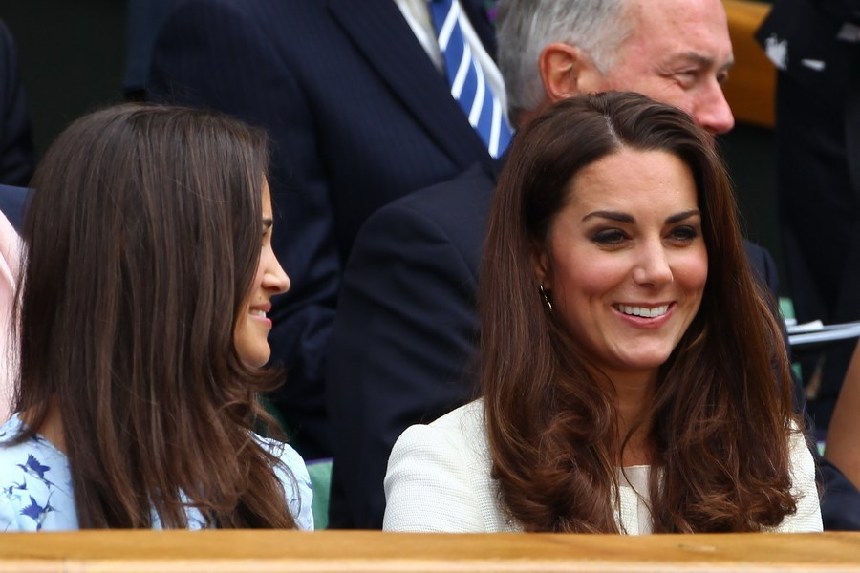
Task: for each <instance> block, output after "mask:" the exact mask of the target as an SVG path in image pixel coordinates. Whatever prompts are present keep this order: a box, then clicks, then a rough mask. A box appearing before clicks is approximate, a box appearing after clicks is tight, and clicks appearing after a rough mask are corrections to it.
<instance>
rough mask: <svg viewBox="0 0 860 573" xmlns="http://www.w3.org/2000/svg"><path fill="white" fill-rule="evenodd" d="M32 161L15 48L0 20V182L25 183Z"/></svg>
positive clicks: (30, 140)
mask: <svg viewBox="0 0 860 573" xmlns="http://www.w3.org/2000/svg"><path fill="white" fill-rule="evenodd" d="M34 162H35V160H34V154H33V136H32V133H31V127H30V108H29V107H28V105H27V99H26V97H25V95H24V88H23V87H22V86H21V78H20V75H19V72H18V51H17V50H16V49H15V43H14V42H13V41H12V34H11V33H10V32H9V29H8V28H7V27H6V24H4V23H3V21H2V20H0V183H5V184H7V185H28V184H29V183H30V177H31V176H32V175H33V166H34Z"/></svg>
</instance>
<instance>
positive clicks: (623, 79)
mask: <svg viewBox="0 0 860 573" xmlns="http://www.w3.org/2000/svg"><path fill="white" fill-rule="evenodd" d="M628 10H629V13H628V16H629V17H630V18H631V22H632V29H633V33H632V34H631V35H630V37H628V38H627V40H626V41H625V42H624V43H623V44H622V46H621V48H620V49H619V51H618V54H617V56H616V59H615V62H614V67H613V69H611V70H610V71H609V72H608V73H607V74H599V73H598V74H596V75H595V76H592V78H591V79H590V80H589V81H592V80H593V83H594V84H595V85H590V86H586V85H582V86H580V87H581V88H582V90H583V91H586V92H599V91H608V90H616V91H634V92H638V93H641V94H645V95H647V96H650V97H652V98H654V99H656V100H658V101H661V102H664V103H668V104H671V105H674V106H675V107H678V108H680V109H681V110H683V111H685V112H687V113H688V114H690V115H691V116H692V117H693V119H695V120H696V122H697V123H698V124H699V125H701V126H702V127H703V128H705V129H706V130H708V131H709V132H711V133H713V134H720V133H725V132H727V131H729V130H730V129H732V127H734V124H735V120H734V117H733V116H732V112H731V109H729V104H728V103H727V102H726V98H725V97H724V96H723V90H722V85H721V84H722V82H723V81H724V80H725V78H726V76H727V74H728V70H729V68H730V67H731V65H732V63H733V62H734V56H733V55H732V43H731V40H730V39H729V31H728V23H727V21H726V13H725V10H724V9H723V6H722V3H721V2H720V0H660V2H659V6H658V5H657V4H655V3H653V2H649V0H629V4H628Z"/></svg>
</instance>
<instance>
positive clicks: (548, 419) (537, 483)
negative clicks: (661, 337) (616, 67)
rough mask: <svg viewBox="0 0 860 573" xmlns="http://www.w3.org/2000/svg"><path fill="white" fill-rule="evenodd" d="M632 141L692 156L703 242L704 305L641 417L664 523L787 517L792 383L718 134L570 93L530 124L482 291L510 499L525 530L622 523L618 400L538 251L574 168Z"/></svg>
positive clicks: (672, 114)
mask: <svg viewBox="0 0 860 573" xmlns="http://www.w3.org/2000/svg"><path fill="white" fill-rule="evenodd" d="M622 146H626V147H628V148H632V149H635V150H661V151H665V152H668V153H671V154H672V155H675V156H677V157H678V158H680V159H681V160H682V161H684V162H685V163H686V164H687V165H688V166H689V168H690V169H691V171H692V173H693V175H694V178H695V181H696V186H697V190H698V201H699V208H700V210H701V216H702V233H703V236H704V241H705V245H706V247H707V252H708V278H707V282H706V285H705V289H704V293H703V298H702V303H701V306H700V309H699V312H698V314H697V315H696V317H695V319H694V320H693V322H692V324H691V325H690V327H689V328H688V330H687V332H686V333H685V334H684V335H683V337H682V339H681V340H680V342H679V344H678V347H677V348H676V349H675V351H674V352H673V353H672V355H671V356H670V358H669V359H668V360H667V361H666V363H665V364H663V365H662V367H661V368H660V369H659V372H658V383H657V389H656V396H655V399H654V402H653V405H652V406H651V408H650V411H649V412H648V414H647V415H646V416H645V420H642V422H643V423H644V421H646V420H647V421H651V422H652V423H653V428H654V430H653V433H654V435H653V439H654V441H655V443H656V455H655V460H654V466H653V467H654V468H659V469H660V472H657V471H654V472H652V474H651V475H652V478H651V505H652V518H653V522H654V523H653V525H654V530H655V531H658V532H705V531H712V532H719V531H757V530H760V529H762V528H763V527H765V526H773V525H777V524H779V523H780V522H781V521H782V519H783V518H784V517H785V516H786V515H788V514H791V513H793V512H794V511H795V510H796V503H795V500H794V499H793V497H792V496H791V494H790V493H789V488H790V485H791V479H790V473H789V449H788V436H789V433H790V431H791V423H792V420H794V418H793V415H792V408H791V379H790V377H789V372H788V364H787V358H786V350H785V346H784V342H783V338H782V335H781V330H780V327H779V324H778V322H777V318H776V316H775V313H774V310H773V305H772V297H770V296H769V294H767V293H766V292H765V291H763V290H762V288H761V287H760V286H759V284H758V282H757V281H756V279H755V278H754V276H753V274H752V271H751V269H750V268H749V265H748V262H747V259H746V256H745V253H744V248H743V243H742V238H741V233H740V230H739V224H738V216H737V208H736V204H735V200H734V196H733V193H732V189H731V186H730V183H729V181H728V178H727V176H726V173H725V170H724V168H723V166H722V163H721V161H720V159H719V157H718V155H717V153H716V151H715V149H714V145H713V142H712V141H711V140H710V138H709V136H708V135H707V134H705V133H704V132H703V131H702V130H701V129H699V128H698V127H697V126H696V125H695V124H694V123H693V121H692V120H691V119H690V118H689V117H687V116H686V114H684V113H683V112H681V111H679V110H677V109H675V108H673V107H670V106H666V105H663V104H659V103H656V102H654V101H652V100H650V99H649V98H647V97H645V96H641V95H636V94H602V95H594V96H581V97H576V98H572V99H569V100H566V101H563V102H561V103H558V104H556V105H555V106H553V107H552V108H550V109H549V110H548V111H547V112H546V113H544V114H543V115H541V116H540V117H538V118H536V119H534V120H533V121H531V122H530V123H529V124H528V125H527V126H526V127H525V128H524V129H523V130H522V131H521V132H520V133H519V134H518V135H517V137H516V138H515V141H514V143H513V147H512V148H511V150H510V152H509V156H508V159H507V162H506V164H505V168H504V171H503V173H502V175H501V179H500V182H499V185H498V188H497V190H496V193H495V196H494V201H493V206H492V211H491V214H490V220H489V226H488V238H487V243H486V247H485V254H484V259H483V260H484V263H483V269H482V274H481V281H480V287H479V312H480V320H481V330H482V334H481V370H482V371H481V383H482V390H483V393H484V400H485V413H486V424H487V432H488V438H489V445H490V450H491V454H492V460H493V475H494V477H495V478H497V479H498V480H499V483H500V487H501V493H502V498H503V501H504V503H505V505H506V507H507V509H508V511H509V512H510V514H511V516H512V517H513V518H514V519H516V520H517V521H518V522H520V523H521V524H522V525H523V527H524V528H525V529H526V530H528V531H576V532H616V531H617V525H616V522H615V518H614V509H613V507H614V506H615V504H617V501H618V498H617V496H618V482H617V477H616V472H617V466H618V465H619V461H620V460H621V451H622V448H623V444H624V443H625V442H626V439H627V438H629V435H628V436H627V437H626V438H624V437H622V438H623V439H619V438H618V437H617V430H618V423H617V412H616V409H615V405H614V402H613V397H612V396H610V395H607V393H606V391H605V390H604V389H603V388H605V385H602V384H598V383H597V382H596V381H595V380H594V379H593V378H592V377H591V376H590V375H589V369H588V368H586V367H585V364H587V363H588V358H587V357H586V355H585V354H584V352H583V351H582V349H581V348H580V347H578V346H577V344H576V342H575V341H574V340H573V338H572V337H571V336H570V335H569V334H568V333H567V332H566V331H565V330H564V329H563V327H561V326H560V324H559V323H558V322H557V321H555V320H554V319H553V317H552V314H551V313H550V312H547V311H546V310H545V309H544V307H543V301H542V299H541V296H540V294H539V290H538V283H537V279H536V277H535V273H534V268H535V263H534V257H535V252H536V250H537V249H538V248H540V247H541V246H544V245H545V243H546V238H547V232H548V229H549V227H550V224H551V222H552V220H553V218H554V217H555V216H556V214H557V213H558V212H559V211H560V210H561V209H562V208H563V207H564V205H565V202H566V201H567V198H568V195H569V193H570V189H571V181H572V179H573V177H575V176H576V175H577V173H579V172H580V170H581V169H583V168H584V167H586V166H587V165H589V164H591V163H593V162H594V161H596V160H598V159H600V158H602V157H606V156H608V155H611V154H613V153H615V152H616V151H617V150H619V149H620V148H621V147H622ZM774 377H776V380H774ZM794 421H795V423H798V421H797V420H794ZM631 432H632V430H631ZM658 474H661V477H660V478H658V477H657V475H658ZM658 479H659V482H660V483H659V487H658Z"/></svg>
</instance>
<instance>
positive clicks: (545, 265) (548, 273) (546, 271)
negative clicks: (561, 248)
mask: <svg viewBox="0 0 860 573" xmlns="http://www.w3.org/2000/svg"><path fill="white" fill-rule="evenodd" d="M532 263H533V269H534V273H535V278H536V279H537V282H538V284H540V285H543V286H544V287H545V288H547V289H550V288H552V268H551V266H550V262H549V253H548V252H547V248H546V247H545V246H543V245H541V246H537V245H535V247H534V249H533V250H532Z"/></svg>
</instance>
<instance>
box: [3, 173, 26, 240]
mask: <svg viewBox="0 0 860 573" xmlns="http://www.w3.org/2000/svg"><path fill="white" fill-rule="evenodd" d="M29 194H30V190H29V189H27V188H26V187H13V186H12V185H0V211H2V212H3V214H4V215H6V218H7V219H9V222H10V223H12V226H13V227H15V230H16V231H18V234H19V235H20V234H21V227H22V225H23V224H24V208H25V207H26V205H27V199H28V198H29Z"/></svg>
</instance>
